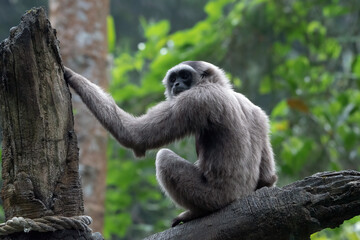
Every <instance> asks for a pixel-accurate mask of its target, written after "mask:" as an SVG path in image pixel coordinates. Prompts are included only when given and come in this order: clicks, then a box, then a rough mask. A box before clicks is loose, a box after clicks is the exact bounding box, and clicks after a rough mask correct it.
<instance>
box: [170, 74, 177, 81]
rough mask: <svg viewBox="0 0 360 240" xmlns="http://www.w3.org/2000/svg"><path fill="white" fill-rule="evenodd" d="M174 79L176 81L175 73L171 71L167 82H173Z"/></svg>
mask: <svg viewBox="0 0 360 240" xmlns="http://www.w3.org/2000/svg"><path fill="white" fill-rule="evenodd" d="M175 81H176V74H175V73H173V74H171V75H170V77H169V82H171V83H174V82H175Z"/></svg>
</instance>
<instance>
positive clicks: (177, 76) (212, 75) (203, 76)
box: [163, 61, 231, 99]
mask: <svg viewBox="0 0 360 240" xmlns="http://www.w3.org/2000/svg"><path fill="white" fill-rule="evenodd" d="M208 83H214V84H219V85H221V86H223V87H231V86H230V83H229V80H228V79H227V78H226V76H225V74H224V71H223V70H221V69H220V68H218V67H216V66H215V65H213V64H211V63H208V62H203V61H186V62H182V63H180V64H178V65H176V66H175V67H173V68H171V69H170V70H169V71H168V72H167V73H166V76H165V78H164V80H163V84H164V85H165V87H166V91H165V96H166V97H167V98H168V99H171V98H173V97H175V96H177V95H179V94H181V93H182V92H184V91H186V90H189V89H190V88H192V87H194V86H196V85H200V84H208Z"/></svg>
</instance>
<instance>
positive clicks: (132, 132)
mask: <svg viewBox="0 0 360 240" xmlns="http://www.w3.org/2000/svg"><path fill="white" fill-rule="evenodd" d="M65 79H66V81H67V82H68V84H69V85H70V86H71V87H72V88H73V89H74V90H75V91H76V92H77V93H78V94H79V95H80V97H81V99H82V100H83V102H84V103H85V104H86V105H87V107H88V108H89V109H90V111H91V112H92V113H93V114H94V115H95V117H96V118H97V119H98V120H99V121H100V123H101V124H102V125H103V126H104V127H105V128H106V129H107V130H108V131H109V132H110V133H111V134H112V135H113V136H114V137H115V138H116V139H117V140H118V141H119V143H120V144H122V145H123V146H125V147H128V148H132V149H133V150H134V152H135V154H136V156H143V155H144V154H145V152H146V150H147V149H151V148H157V147H160V146H162V145H164V144H167V143H170V142H172V141H174V140H176V139H179V138H181V137H183V136H185V135H187V134H190V133H192V132H193V131H194V130H195V129H198V127H201V125H205V124H207V115H208V114H207V113H203V114H202V115H203V116H200V117H199V112H200V110H201V109H204V107H202V108H201V109H199V108H200V107H197V106H199V104H194V100H193V99H191V98H190V99H188V100H185V98H183V99H184V100H183V102H179V101H165V102H161V103H159V104H158V105H156V106H155V107H153V108H152V109H150V110H149V111H148V112H147V113H146V114H145V115H142V116H140V117H134V116H132V115H130V114H128V113H127V112H125V111H124V110H122V109H121V108H119V107H118V106H117V105H116V103H115V101H114V100H113V98H112V97H111V96H110V95H108V94H107V93H105V92H104V91H103V90H102V89H101V88H100V87H98V86H97V85H95V84H93V83H91V82H90V81H89V80H88V79H86V78H85V77H83V76H81V75H79V74H77V73H75V72H73V71H72V70H71V69H69V68H65ZM183 95H185V93H183ZM184 97H185V96H184ZM184 101H185V102H184ZM189 104H190V105H193V106H192V107H189ZM209 104H211V103H209ZM209 109H210V108H209ZM202 111H204V110H202Z"/></svg>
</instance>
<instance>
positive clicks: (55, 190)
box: [0, 8, 92, 239]
mask: <svg viewBox="0 0 360 240" xmlns="http://www.w3.org/2000/svg"><path fill="white" fill-rule="evenodd" d="M0 117H1V123H2V129H3V142H2V147H3V151H2V178H3V187H2V190H1V197H2V200H3V207H4V211H5V217H6V220H9V219H11V218H13V217H15V216H17V217H25V218H31V219H34V218H41V217H43V216H55V215H57V216H65V217H70V216H79V215H83V211H84V206H83V197H82V189H81V184H80V180H79V171H78V166H79V163H78V160H79V157H78V155H79V154H78V147H77V139H76V135H75V133H74V128H73V125H74V121H73V115H72V107H71V95H70V91H69V88H68V86H67V84H66V82H65V80H64V77H63V65H62V60H61V57H60V54H59V47H58V41H57V39H56V32H55V30H53V29H52V28H51V25H50V22H49V21H48V20H47V17H46V14H45V11H44V9H42V8H34V9H31V10H29V11H28V12H27V13H26V14H25V15H24V16H23V17H22V20H21V23H20V24H19V25H18V26H17V27H13V28H11V30H10V37H9V38H7V39H5V40H4V41H3V42H1V43H0ZM34 234H35V235H36V234H38V236H44V237H45V238H40V237H35V235H34ZM65 236H66V237H65ZM72 236H75V237H72ZM90 236H91V233H81V232H79V231H77V230H75V231H73V230H62V231H56V232H51V233H36V232H32V231H30V233H16V234H12V235H11V236H2V237H1V239H35V238H36V239H92V238H91V237H90ZM71 237H72V238H71Z"/></svg>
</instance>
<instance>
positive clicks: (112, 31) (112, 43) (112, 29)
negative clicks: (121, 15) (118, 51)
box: [106, 15, 116, 53]
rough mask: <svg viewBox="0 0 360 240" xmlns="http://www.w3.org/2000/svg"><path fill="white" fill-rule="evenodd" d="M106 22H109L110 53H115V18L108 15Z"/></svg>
mask: <svg viewBox="0 0 360 240" xmlns="http://www.w3.org/2000/svg"><path fill="white" fill-rule="evenodd" d="M106 20H107V38H108V51H109V52H111V53H112V52H114V50H115V45H116V33H115V24H114V18H113V17H112V16H110V15H108V16H107V18H106Z"/></svg>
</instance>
